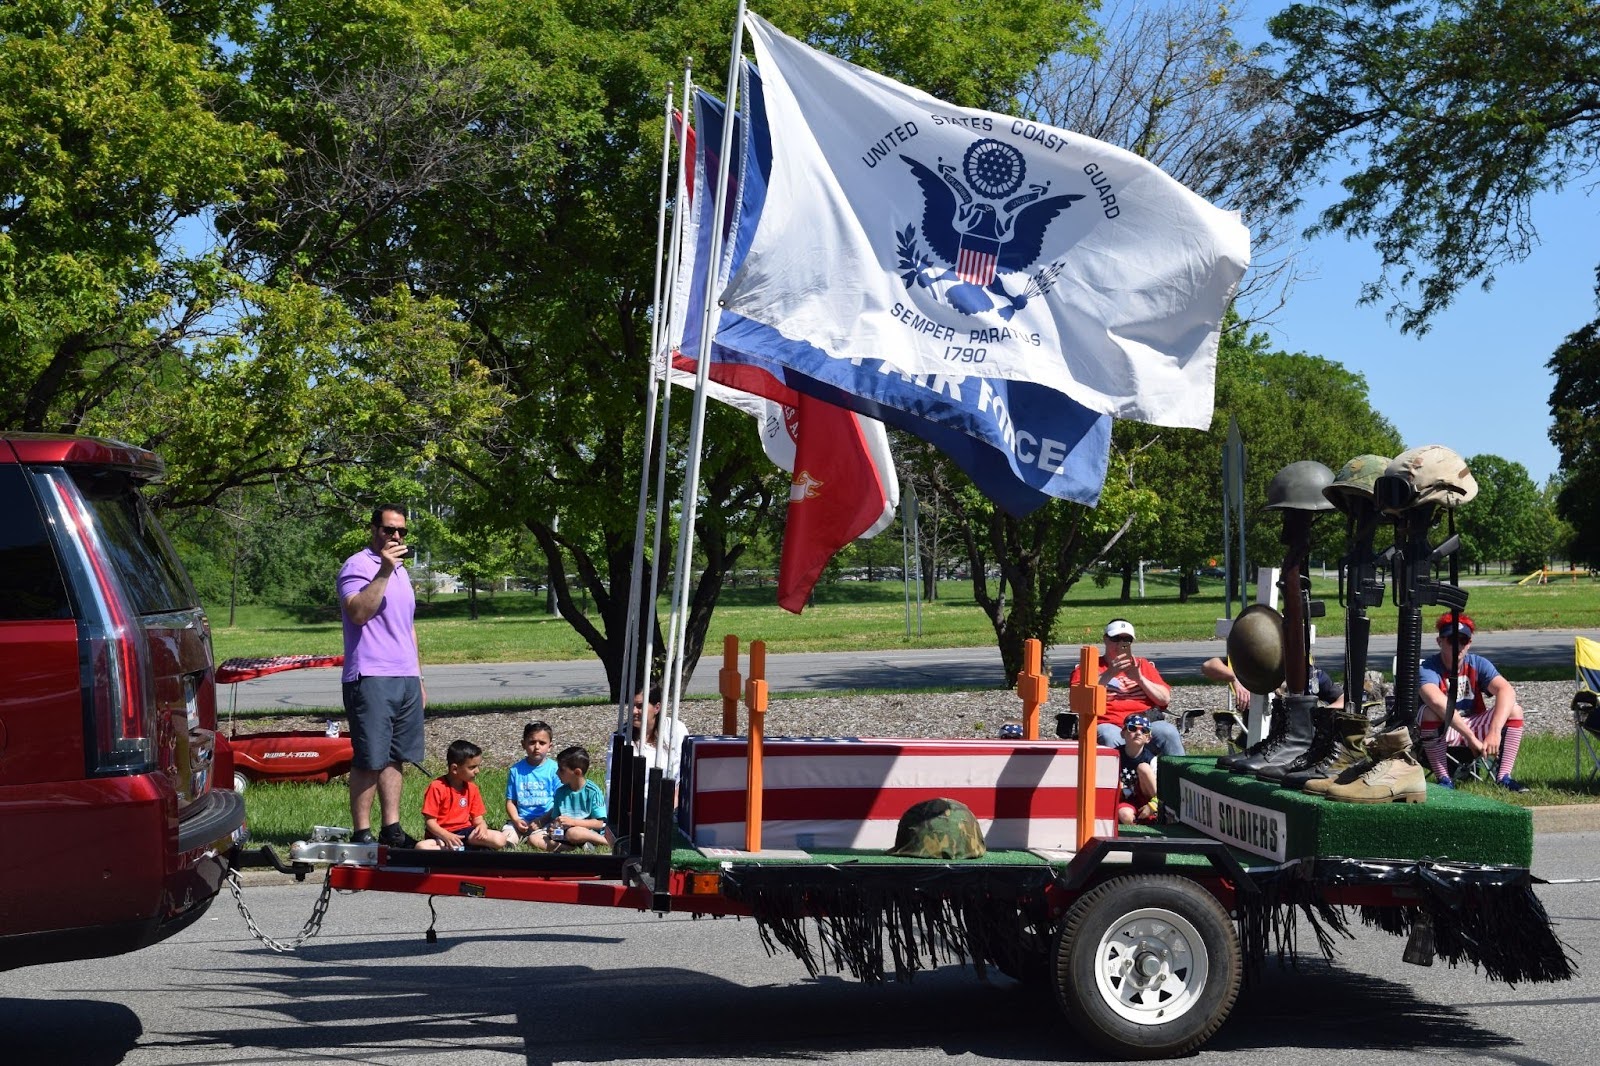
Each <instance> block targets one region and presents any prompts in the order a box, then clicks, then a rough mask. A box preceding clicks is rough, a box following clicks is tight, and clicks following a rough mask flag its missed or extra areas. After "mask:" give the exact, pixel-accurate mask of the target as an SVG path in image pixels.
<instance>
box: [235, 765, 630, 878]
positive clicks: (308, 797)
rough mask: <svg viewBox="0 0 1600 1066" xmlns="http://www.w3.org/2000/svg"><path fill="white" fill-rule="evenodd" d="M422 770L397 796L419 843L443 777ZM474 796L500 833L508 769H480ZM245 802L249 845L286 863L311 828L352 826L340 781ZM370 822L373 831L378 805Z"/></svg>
mask: <svg viewBox="0 0 1600 1066" xmlns="http://www.w3.org/2000/svg"><path fill="white" fill-rule="evenodd" d="M425 765H428V769H429V771H430V776H428V777H424V776H423V775H422V774H420V773H418V772H417V771H416V769H415V768H414V767H410V768H407V770H406V775H405V785H404V788H403V791H402V792H401V796H400V824H401V825H403V826H405V829H406V832H408V833H410V834H411V835H412V836H414V837H416V838H417V839H419V840H420V839H422V836H423V828H422V794H423V793H424V792H425V791H427V788H428V782H429V781H431V780H433V778H434V777H437V776H439V775H440V774H443V773H444V768H443V767H442V766H433V765H431V764H425ZM589 777H590V778H591V779H592V780H593V781H594V782H595V783H596V784H597V785H600V786H601V787H602V788H604V787H605V778H604V776H603V775H602V774H601V773H600V770H599V769H598V768H594V769H591V770H590V771H589ZM478 791H479V792H481V793H483V804H484V806H485V807H487V808H488V809H489V812H488V814H486V815H485V816H484V820H485V821H487V822H488V823H489V828H491V829H499V828H500V826H501V825H502V824H504V823H505V821H506V809H505V794H506V768H505V767H488V766H486V767H484V769H483V770H482V771H481V772H480V773H479V774H478ZM244 802H245V813H246V815H247V817H248V819H249V825H250V842H251V844H252V845H259V844H271V845H272V846H273V847H274V848H276V849H277V850H278V851H279V852H280V857H281V858H285V859H287V858H288V847H289V845H290V844H292V843H294V842H295V841H296V840H309V839H310V837H311V827H312V826H315V825H337V826H349V825H350V788H349V782H348V780H347V779H346V778H342V777H341V778H339V779H338V780H337V781H330V782H328V783H327V784H321V785H318V784H302V783H299V782H293V781H256V782H252V783H251V785H250V786H249V787H248V788H247V789H245V792H244ZM372 817H373V819H374V831H376V828H377V827H376V820H377V818H378V808H377V804H376V803H374V804H373V808H372Z"/></svg>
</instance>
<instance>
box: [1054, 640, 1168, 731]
mask: <svg viewBox="0 0 1600 1066" xmlns="http://www.w3.org/2000/svg"><path fill="white" fill-rule="evenodd" d="M1133 665H1134V669H1136V670H1137V671H1138V672H1139V676H1140V677H1143V678H1148V679H1149V680H1151V681H1154V682H1156V683H1157V684H1158V685H1165V684H1166V682H1165V681H1163V680H1162V679H1161V671H1159V670H1157V669H1156V664H1155V663H1153V662H1151V661H1150V660H1149V659H1141V658H1139V657H1137V656H1135V657H1134V660H1133ZM1106 672H1107V667H1106V666H1105V665H1104V661H1103V660H1102V665H1101V667H1100V683H1101V684H1102V685H1105V686H1106V713H1105V714H1104V715H1102V716H1101V718H1100V724H1102V725H1104V724H1109V725H1114V726H1117V727H1118V728H1121V726H1122V720H1123V719H1124V718H1126V717H1128V715H1130V714H1134V713H1138V714H1149V713H1150V712H1151V711H1158V710H1160V709H1161V708H1159V707H1157V706H1156V705H1155V704H1154V703H1152V702H1151V701H1150V697H1149V696H1147V695H1145V691H1144V689H1141V688H1133V687H1132V682H1130V681H1129V680H1128V679H1127V678H1125V677H1123V676H1122V675H1121V674H1117V675H1115V676H1114V677H1111V678H1107V677H1106ZM1082 675H1083V668H1082V667H1080V666H1074V667H1073V668H1072V680H1071V681H1070V682H1069V684H1073V685H1076V684H1078V680H1079V678H1080V677H1081V676H1082Z"/></svg>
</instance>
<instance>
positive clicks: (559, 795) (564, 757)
mask: <svg viewBox="0 0 1600 1066" xmlns="http://www.w3.org/2000/svg"><path fill="white" fill-rule="evenodd" d="M556 773H557V774H559V775H560V777H561V787H560V788H558V789H556V796H555V801H554V803H553V805H552V810H551V814H552V816H553V817H552V818H551V827H550V829H549V830H548V832H547V834H546V835H547V836H548V837H549V838H551V839H550V841H549V843H548V844H547V845H546V847H547V849H548V850H550V851H554V850H556V848H558V847H568V848H581V847H582V846H583V845H585V844H610V843H611V840H612V837H611V831H610V830H609V829H607V828H606V794H605V793H604V792H603V791H601V789H600V786H599V785H597V784H595V783H594V782H593V781H590V780H589V752H588V750H587V749H585V748H584V747H583V746H582V745H581V744H574V745H572V747H570V748H564V749H562V752H561V754H560V755H557V756H556Z"/></svg>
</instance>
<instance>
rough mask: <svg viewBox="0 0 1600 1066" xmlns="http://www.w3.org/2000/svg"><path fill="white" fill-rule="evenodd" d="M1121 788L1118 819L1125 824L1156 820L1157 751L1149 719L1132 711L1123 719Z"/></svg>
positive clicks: (1118, 797)
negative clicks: (1151, 741) (1151, 743)
mask: <svg viewBox="0 0 1600 1066" xmlns="http://www.w3.org/2000/svg"><path fill="white" fill-rule="evenodd" d="M1121 755H1122V774H1121V786H1122V787H1121V792H1120V794H1119V795H1118V796H1117V821H1118V822H1119V823H1120V824H1122V825H1132V824H1133V823H1134V822H1146V823H1148V822H1154V821H1155V820H1156V807H1157V804H1156V753H1155V749H1153V748H1152V747H1150V719H1148V718H1146V717H1145V716H1144V715H1142V714H1130V715H1128V717H1126V718H1124V719H1123V720H1122V748H1121Z"/></svg>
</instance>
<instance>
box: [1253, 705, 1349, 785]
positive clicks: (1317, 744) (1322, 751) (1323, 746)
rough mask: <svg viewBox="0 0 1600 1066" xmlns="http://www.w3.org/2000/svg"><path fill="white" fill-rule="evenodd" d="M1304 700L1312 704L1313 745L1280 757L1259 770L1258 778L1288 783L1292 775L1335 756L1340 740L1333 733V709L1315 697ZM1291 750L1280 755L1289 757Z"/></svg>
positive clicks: (1257, 772)
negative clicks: (1297, 752)
mask: <svg viewBox="0 0 1600 1066" xmlns="http://www.w3.org/2000/svg"><path fill="white" fill-rule="evenodd" d="M1303 698H1304V699H1306V700H1309V701H1310V702H1311V743H1310V744H1308V745H1307V746H1306V747H1305V749H1304V750H1303V751H1301V752H1300V753H1299V754H1298V755H1294V756H1293V757H1291V758H1281V757H1280V758H1279V759H1275V760H1273V761H1272V762H1269V763H1268V764H1267V765H1265V766H1263V767H1262V768H1261V769H1259V770H1257V771H1256V776H1257V777H1259V778H1261V780H1263V781H1282V782H1286V781H1287V778H1288V776H1289V775H1290V774H1293V773H1300V772H1302V771H1304V770H1305V769H1306V767H1308V766H1316V765H1317V764H1318V763H1321V762H1323V761H1325V760H1327V759H1328V758H1329V757H1331V756H1332V755H1333V749H1334V744H1335V743H1336V742H1337V739H1338V738H1337V737H1336V736H1335V735H1334V732H1333V708H1332V707H1329V706H1328V705H1327V704H1323V703H1318V702H1317V701H1316V697H1315V696H1306V697H1303ZM1291 750H1292V749H1290V748H1288V747H1285V748H1284V749H1283V750H1282V752H1281V753H1280V754H1281V755H1288V754H1289V753H1290V752H1291ZM1296 787H1298V786H1296Z"/></svg>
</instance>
